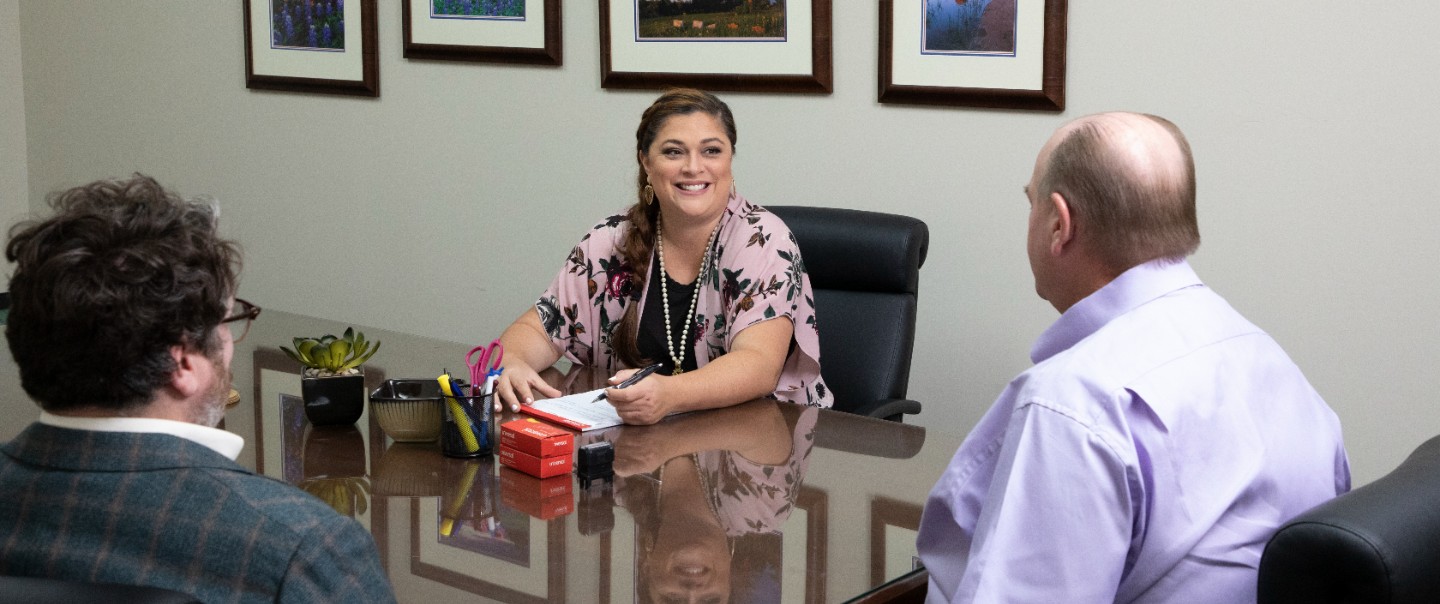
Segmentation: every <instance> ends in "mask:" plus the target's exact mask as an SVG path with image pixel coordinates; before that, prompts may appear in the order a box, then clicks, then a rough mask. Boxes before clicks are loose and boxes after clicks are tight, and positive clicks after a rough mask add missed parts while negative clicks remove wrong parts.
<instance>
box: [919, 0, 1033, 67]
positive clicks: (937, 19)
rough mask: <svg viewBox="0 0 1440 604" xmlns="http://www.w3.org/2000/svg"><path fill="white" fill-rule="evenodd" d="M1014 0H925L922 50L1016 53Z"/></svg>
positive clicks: (936, 51) (998, 53)
mask: <svg viewBox="0 0 1440 604" xmlns="http://www.w3.org/2000/svg"><path fill="white" fill-rule="evenodd" d="M1015 2H1016V0H925V17H924V19H925V26H924V27H925V29H924V31H925V36H924V42H923V43H922V47H923V50H924V52H925V53H937V54H993V55H1014V54H1015V24H1016V7H1015Z"/></svg>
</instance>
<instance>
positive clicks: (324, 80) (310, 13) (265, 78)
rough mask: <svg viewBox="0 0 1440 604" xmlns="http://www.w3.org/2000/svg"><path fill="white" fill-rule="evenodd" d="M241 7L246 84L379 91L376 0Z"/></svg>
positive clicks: (281, 0) (283, 1)
mask: <svg viewBox="0 0 1440 604" xmlns="http://www.w3.org/2000/svg"><path fill="white" fill-rule="evenodd" d="M317 7H318V8H317ZM244 11H245V12H244V15H243V19H242V20H243V21H244V23H245V38H244V40H245V87H246V88H250V89H254V90H279V91H285V92H309V93H321V94H342V95H350V96H368V97H378V96H380V52H379V50H378V48H377V45H378V44H379V38H380V35H379V33H378V27H377V25H376V9H375V0H349V1H348V2H346V0H319V1H317V2H311V3H306V2H305V0H244ZM297 16H298V17H297ZM317 26H318V29H317Z"/></svg>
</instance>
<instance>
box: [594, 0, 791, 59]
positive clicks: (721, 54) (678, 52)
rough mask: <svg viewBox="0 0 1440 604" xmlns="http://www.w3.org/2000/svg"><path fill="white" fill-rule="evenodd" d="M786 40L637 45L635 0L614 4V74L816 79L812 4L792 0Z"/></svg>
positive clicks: (615, 0)
mask: <svg viewBox="0 0 1440 604" xmlns="http://www.w3.org/2000/svg"><path fill="white" fill-rule="evenodd" d="M786 4H787V8H786V11H787V14H786V15H785V29H786V37H787V38H788V40H787V41H785V42H759V41H756V42H725V41H710V40H707V41H703V42H696V41H689V40H686V39H685V38H676V40H677V41H675V42H636V41H635V23H636V21H635V18H636V17H635V0H610V70H611V71H624V72H640V73H704V74H711V73H713V74H744V75H807V76H808V75H811V74H812V73H814V68H813V65H814V63H813V58H812V57H811V54H812V53H811V52H810V46H811V41H812V37H813V34H814V32H813V31H812V28H811V22H812V12H811V11H812V9H813V7H812V5H811V2H810V0H789V1H788V2H787V3H786Z"/></svg>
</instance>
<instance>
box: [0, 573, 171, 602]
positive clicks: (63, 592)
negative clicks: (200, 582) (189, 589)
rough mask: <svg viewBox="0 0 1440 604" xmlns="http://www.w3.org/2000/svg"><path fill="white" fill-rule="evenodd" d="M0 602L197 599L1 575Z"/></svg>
mask: <svg viewBox="0 0 1440 604" xmlns="http://www.w3.org/2000/svg"><path fill="white" fill-rule="evenodd" d="M0 602H6V603H7V604H77V603H79V602H106V603H107V604H192V603H193V604H199V602H200V600H199V598H196V597H195V596H192V595H190V594H183V593H180V592H178V591H171V590H169V589H162V588H159V587H142V586H138V585H116V584H113V583H76V582H71V581H63V580H60V579H41V578H37V577H0Z"/></svg>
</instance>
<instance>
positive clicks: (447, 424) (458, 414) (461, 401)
mask: <svg viewBox="0 0 1440 604" xmlns="http://www.w3.org/2000/svg"><path fill="white" fill-rule="evenodd" d="M493 397H494V395H493V394H491V395H489V396H455V397H449V396H447V397H443V398H444V402H443V405H444V411H445V413H444V417H443V419H442V421H441V426H440V451H441V452H442V453H444V454H446V455H448V456H450V457H483V456H486V455H490V454H491V453H493V452H494V449H495V438H494V434H493V433H492V431H491V428H492V426H493V425H494V423H495V422H494V421H493V419H494V412H493V407H492V406H491V405H492V403H491V401H492V400H493Z"/></svg>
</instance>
